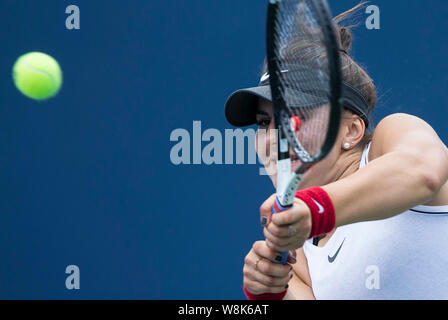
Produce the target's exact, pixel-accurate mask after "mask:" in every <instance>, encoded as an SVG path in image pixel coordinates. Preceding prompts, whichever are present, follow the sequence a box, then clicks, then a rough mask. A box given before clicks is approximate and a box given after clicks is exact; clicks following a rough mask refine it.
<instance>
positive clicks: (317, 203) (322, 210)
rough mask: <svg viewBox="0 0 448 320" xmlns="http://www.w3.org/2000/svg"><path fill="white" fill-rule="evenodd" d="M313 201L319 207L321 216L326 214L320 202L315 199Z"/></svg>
mask: <svg viewBox="0 0 448 320" xmlns="http://www.w3.org/2000/svg"><path fill="white" fill-rule="evenodd" d="M311 199H313V198H311ZM313 201H314V203H315V204H316V205H317V207H318V208H319V214H322V213H324V211H325V209H324V207H323V206H322V205H321V204H320V203H319V202H317V201H316V200H314V199H313Z"/></svg>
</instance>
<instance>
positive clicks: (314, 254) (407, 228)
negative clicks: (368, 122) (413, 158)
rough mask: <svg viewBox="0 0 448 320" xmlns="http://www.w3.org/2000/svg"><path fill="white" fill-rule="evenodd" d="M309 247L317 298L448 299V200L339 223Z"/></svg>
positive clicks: (364, 160) (364, 157)
mask: <svg viewBox="0 0 448 320" xmlns="http://www.w3.org/2000/svg"><path fill="white" fill-rule="evenodd" d="M369 150H370V144H369V145H368V146H366V148H365V149H364V152H363V155H362V158H361V164H360V168H362V167H363V166H365V165H367V163H368V154H369ZM303 249H304V252H305V256H306V258H307V260H308V267H309V271H310V276H311V282H312V289H313V292H314V296H315V297H316V299H328V300H333V299H448V205H446V206H439V207H429V206H422V205H420V206H416V207H414V208H412V209H409V210H408V211H405V212H403V213H401V214H399V215H397V216H395V217H392V218H389V219H385V220H380V221H369V222H361V223H355V224H351V225H346V226H343V227H339V228H337V229H336V231H335V233H334V234H333V236H331V238H330V239H329V241H328V242H327V243H326V244H325V246H324V247H322V248H319V247H317V246H316V245H314V244H313V240H312V239H311V240H308V241H307V242H306V243H305V245H304V246H303Z"/></svg>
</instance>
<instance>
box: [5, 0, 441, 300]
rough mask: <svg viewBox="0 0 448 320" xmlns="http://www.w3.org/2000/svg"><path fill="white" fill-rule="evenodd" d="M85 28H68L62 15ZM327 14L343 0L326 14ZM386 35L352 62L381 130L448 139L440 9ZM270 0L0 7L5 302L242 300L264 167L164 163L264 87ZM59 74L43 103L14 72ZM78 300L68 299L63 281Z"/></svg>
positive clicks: (431, 8)
mask: <svg viewBox="0 0 448 320" xmlns="http://www.w3.org/2000/svg"><path fill="white" fill-rule="evenodd" d="M70 4H76V5H78V6H79V8H80V10H81V29H80V30H78V31H69V30H67V29H66V28H65V19H66V17H67V15H66V14H65V8H66V7H67V6H68V5H70ZM330 4H331V6H332V9H333V13H340V12H342V11H345V10H347V9H349V8H351V7H352V6H354V5H355V4H357V2H356V1H352V0H338V1H330ZM371 4H375V5H378V6H379V7H380V9H381V30H376V31H369V30H367V29H366V28H365V26H364V22H363V21H364V19H365V18H367V15H363V14H362V15H361V19H362V20H361V21H360V22H361V24H360V26H359V27H358V29H356V31H355V41H354V50H353V55H354V57H355V58H356V60H357V61H359V62H360V63H361V64H362V65H363V66H366V67H367V70H368V72H369V73H370V75H371V76H372V77H373V78H374V80H375V82H376V85H377V86H378V92H379V96H380V100H379V103H378V106H377V113H376V118H377V120H379V119H381V118H382V117H384V116H386V115H388V114H391V113H394V112H407V113H411V114H414V115H417V116H419V117H422V118H423V119H425V120H426V121H428V122H429V123H430V124H431V125H432V126H433V127H434V128H435V130H436V131H437V132H438V133H439V134H440V136H441V138H442V139H443V140H444V141H445V143H446V142H448V125H447V123H446V119H447V106H448V96H447V92H446V90H447V88H448V83H447V74H448V68H447V63H446V56H447V55H448V43H447V41H446V30H447V29H448V22H447V20H448V19H447V17H448V3H447V2H446V1H443V0H431V1H418V0H412V1H409V0H395V1H386V0H377V1H372V2H371ZM265 10H266V1H261V0H245V1H240V0H228V1H206V0H192V1H185V0H165V1H146V0H134V1H112V0H109V1H105V0H95V1H87V0H73V1H63V0H58V1H28V0H1V1H0V39H1V43H2V45H1V51H0V130H1V134H0V191H1V196H0V298H2V299H5V298H10V299H23V298H29V299H35V298H38V299H49V298H51V299H54V298H56V299H242V298H243V297H244V296H243V294H242V290H241V285H242V266H243V259H244V256H245V255H246V254H247V252H248V250H249V249H250V247H251V245H252V243H253V242H254V241H255V240H257V239H261V238H262V232H261V228H260V226H259V213H258V208H259V205H260V204H261V203H262V201H263V200H264V199H266V198H267V197H268V196H269V195H270V194H271V193H273V192H274V190H273V188H272V186H271V184H270V181H269V180H268V178H267V177H263V176H259V175H258V169H259V166H258V165H233V166H232V165H212V166H206V165H195V166H193V165H185V166H174V165H173V164H172V163H171V161H170V149H171V148H172V146H173V145H174V144H175V143H173V142H170V138H169V137H170V133H171V132H172V131H173V130H174V129H176V128H185V129H187V130H188V131H190V132H191V130H192V123H193V121H194V120H200V121H202V128H203V130H205V129H207V128H217V129H219V130H221V131H222V132H223V131H224V129H226V128H230V126H229V125H228V124H227V123H226V121H225V119H224V116H223V105H224V102H225V100H226V98H227V96H228V95H229V94H230V93H231V92H232V91H234V90H235V89H237V88H240V87H246V86H252V85H255V84H256V83H257V82H258V77H259V71H260V67H261V63H262V60H263V58H264V32H265V27H264V23H265V21H264V20H265ZM29 51H43V52H46V53H49V54H51V55H53V56H54V57H55V58H56V59H58V61H59V62H60V64H61V66H62V68H63V71H64V76H65V77H64V87H63V89H62V91H61V93H60V94H59V95H58V96H57V97H56V98H54V99H52V100H50V101H47V102H41V103H37V102H34V101H31V100H29V99H27V98H25V97H24V96H22V95H21V94H20V93H19V92H18V91H17V90H16V89H15V87H14V85H13V83H12V81H11V68H12V65H13V63H14V61H15V59H16V58H17V57H18V56H20V55H21V54H23V53H26V52H29ZM71 264H74V265H77V266H79V267H80V270H81V289H80V290H71V291H70V290H67V289H66V288H65V278H66V276H67V275H66V274H65V268H66V266H68V265H71Z"/></svg>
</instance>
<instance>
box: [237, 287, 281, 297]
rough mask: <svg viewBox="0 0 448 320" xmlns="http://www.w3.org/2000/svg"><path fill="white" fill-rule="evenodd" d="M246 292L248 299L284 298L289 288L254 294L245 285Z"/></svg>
mask: <svg viewBox="0 0 448 320" xmlns="http://www.w3.org/2000/svg"><path fill="white" fill-rule="evenodd" d="M243 290H244V294H245V295H246V297H247V300H283V298H284V297H285V296H286V292H287V291H288V290H285V291H283V292H281V293H263V294H253V293H250V292H249V291H248V290H247V289H246V286H245V285H243Z"/></svg>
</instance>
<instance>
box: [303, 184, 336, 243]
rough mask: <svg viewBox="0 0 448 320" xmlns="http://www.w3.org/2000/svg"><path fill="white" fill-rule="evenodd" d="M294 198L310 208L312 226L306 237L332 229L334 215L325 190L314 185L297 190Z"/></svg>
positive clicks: (318, 234) (315, 235)
mask: <svg viewBox="0 0 448 320" xmlns="http://www.w3.org/2000/svg"><path fill="white" fill-rule="evenodd" d="M296 198H298V199H300V200H302V201H303V202H305V203H306V205H307V206H308V208H309V209H310V210H311V219H312V228H311V234H310V236H309V238H308V239H311V238H314V237H318V236H320V235H323V234H326V233H328V232H330V231H331V230H333V229H334V227H335V225H336V215H335V210H334V206H333V202H332V201H331V199H330V197H329V196H328V194H327V192H326V191H325V190H324V189H322V188H320V187H314V188H309V189H305V190H300V191H297V193H296Z"/></svg>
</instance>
